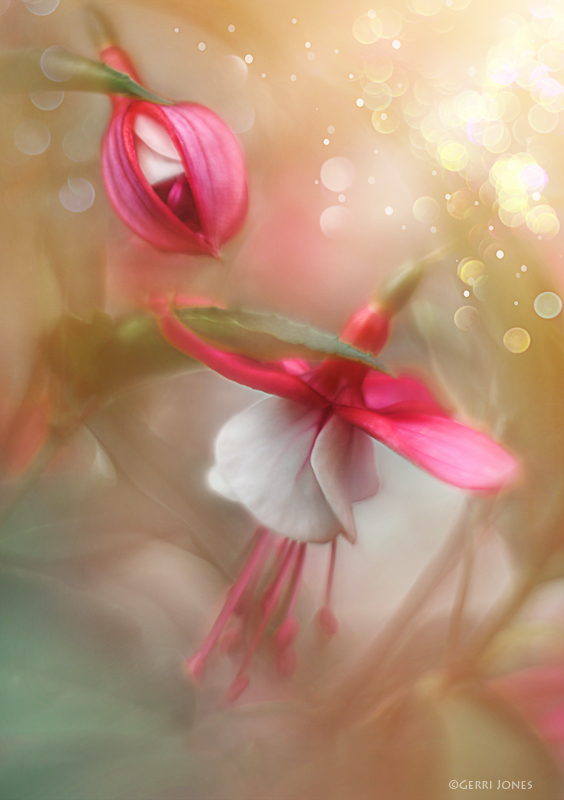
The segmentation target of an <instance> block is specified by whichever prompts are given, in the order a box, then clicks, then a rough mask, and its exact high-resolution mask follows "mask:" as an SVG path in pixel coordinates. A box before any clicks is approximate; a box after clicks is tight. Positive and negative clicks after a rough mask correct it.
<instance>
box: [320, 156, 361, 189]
mask: <svg viewBox="0 0 564 800" xmlns="http://www.w3.org/2000/svg"><path fill="white" fill-rule="evenodd" d="M354 176H355V168H354V164H353V162H352V161H351V160H350V159H348V158H344V157H343V156H336V157H335V158H328V159H327V161H325V162H324V164H323V165H322V167H321V173H320V178H321V183H322V184H323V185H324V186H325V188H326V189H329V190H330V191H332V192H344V191H345V189H348V188H349V186H351V184H352V182H353V181H354Z"/></svg>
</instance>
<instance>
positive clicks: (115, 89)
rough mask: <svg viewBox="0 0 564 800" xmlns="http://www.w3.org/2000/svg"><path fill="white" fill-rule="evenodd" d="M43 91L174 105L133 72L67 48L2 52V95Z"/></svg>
mask: <svg viewBox="0 0 564 800" xmlns="http://www.w3.org/2000/svg"><path fill="white" fill-rule="evenodd" d="M40 91H46V92H53V91H65V92H97V93H99V94H112V95H123V96H124V97H131V98H133V99H136V100H147V101H149V102H151V103H159V104H160V105H171V102H170V100H165V99H164V98H162V97H159V96H158V95H156V94H153V92H150V91H149V90H148V89H145V88H144V87H143V86H140V85H139V84H138V83H135V81H133V80H132V79H131V78H130V77H129V75H126V74H124V73H123V72H118V71H117V70H115V69H112V68H111V67H108V66H107V65H106V64H103V63H102V62H101V61H93V60H92V59H90V58H84V57H83V56H79V55H76V54H75V53H71V52H70V51H69V50H65V48H63V47H49V48H47V49H46V50H40V49H37V48H32V49H26V50H11V51H8V52H5V53H2V54H1V55H0V94H17V93H25V92H40Z"/></svg>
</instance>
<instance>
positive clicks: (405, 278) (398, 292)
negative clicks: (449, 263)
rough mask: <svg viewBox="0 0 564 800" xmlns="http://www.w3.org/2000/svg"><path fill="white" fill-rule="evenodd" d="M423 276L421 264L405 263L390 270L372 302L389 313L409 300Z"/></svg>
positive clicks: (394, 312)
mask: <svg viewBox="0 0 564 800" xmlns="http://www.w3.org/2000/svg"><path fill="white" fill-rule="evenodd" d="M422 277H423V264H422V263H421V262H417V263H415V264H407V265H406V266H404V267H402V268H400V269H398V270H396V271H394V272H392V274H391V275H390V276H389V277H388V278H387V279H386V280H385V281H384V282H383V283H382V285H381V286H380V287H379V288H378V290H377V291H376V292H375V294H374V302H375V303H376V304H377V305H378V306H379V307H380V308H382V309H385V311H386V312H387V313H388V314H389V315H390V316H393V315H394V314H397V313H398V311H401V309H402V308H403V307H404V306H405V305H406V304H407V303H408V302H409V300H410V299H411V296H412V295H413V293H414V292H415V290H416V289H417V287H418V286H419V284H420V282H421V279H422Z"/></svg>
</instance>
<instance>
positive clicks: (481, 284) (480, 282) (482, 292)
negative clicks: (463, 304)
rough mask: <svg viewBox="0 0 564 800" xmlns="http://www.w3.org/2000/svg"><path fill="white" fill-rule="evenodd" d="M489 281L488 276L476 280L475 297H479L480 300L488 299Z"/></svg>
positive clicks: (473, 288) (474, 285) (473, 286)
mask: <svg viewBox="0 0 564 800" xmlns="http://www.w3.org/2000/svg"><path fill="white" fill-rule="evenodd" d="M488 280H489V279H488V276H487V275H481V276H480V277H479V278H476V281H475V283H474V284H473V285H472V291H473V292H474V297H477V298H478V300H487V299H488Z"/></svg>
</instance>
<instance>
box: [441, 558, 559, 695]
mask: <svg viewBox="0 0 564 800" xmlns="http://www.w3.org/2000/svg"><path fill="white" fill-rule="evenodd" d="M550 555H551V552H550V550H549V549H548V548H547V549H546V550H543V551H542V552H541V553H540V554H539V555H538V556H537V559H536V560H535V562H534V563H533V564H532V565H531V567H530V568H529V569H528V570H527V572H526V573H525V574H524V575H523V576H522V577H521V578H520V579H519V580H518V581H517V583H516V585H515V586H514V588H513V590H512V592H511V593H510V595H509V597H508V598H507V600H506V601H505V603H503V604H502V605H501V606H500V607H499V608H498V609H497V610H495V611H494V612H493V613H492V615H491V616H490V618H489V619H487V620H486V622H485V623H484V624H483V625H482V626H481V628H479V629H478V631H477V632H476V633H475V635H474V637H473V638H472V639H471V641H470V643H469V645H468V648H467V649H466V652H465V653H463V655H462V657H461V659H460V661H459V662H458V665H457V666H456V667H455V668H453V669H452V671H451V673H450V676H449V679H450V681H451V682H452V681H456V680H458V679H459V678H462V679H465V678H466V677H467V676H468V675H471V674H473V673H474V672H475V671H476V670H477V668H478V666H479V663H480V661H481V660H482V658H483V657H484V656H485V655H486V653H487V651H488V649H489V647H490V645H491V644H492V642H493V641H494V639H495V638H496V637H497V636H498V634H499V633H501V632H502V631H503V630H505V628H506V627H507V626H508V625H509V623H510V622H512V620H513V619H514V618H515V617H516V616H517V614H518V613H519V612H520V611H521V609H522V607H523V605H524V604H525V602H526V601H527V600H528V599H529V596H530V594H531V592H532V591H533V590H534V589H535V588H536V587H537V586H538V583H539V580H540V578H541V576H542V573H543V570H544V568H545V566H546V562H547V560H548V558H549V557H550Z"/></svg>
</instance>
